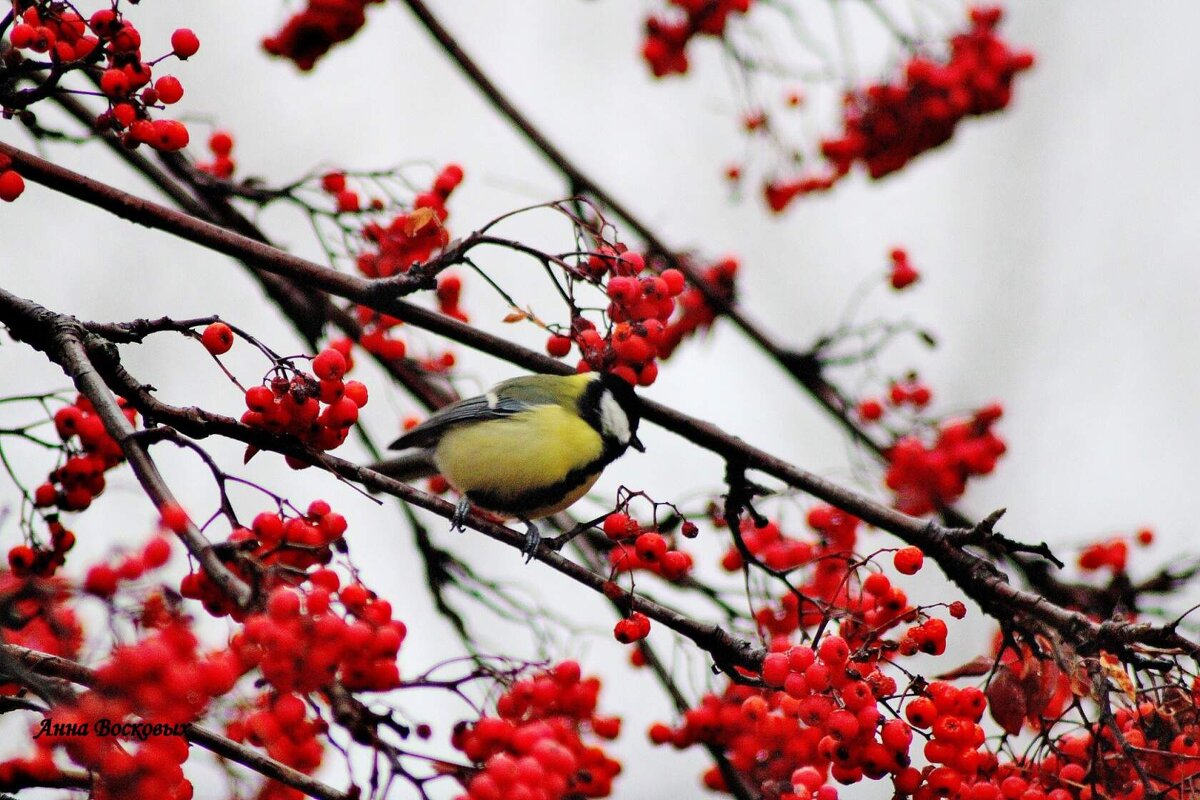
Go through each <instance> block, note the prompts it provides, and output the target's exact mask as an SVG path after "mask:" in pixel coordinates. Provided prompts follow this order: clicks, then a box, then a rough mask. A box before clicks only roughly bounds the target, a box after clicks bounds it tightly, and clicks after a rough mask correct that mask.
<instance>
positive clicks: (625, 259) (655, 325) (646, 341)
mask: <svg viewBox="0 0 1200 800" xmlns="http://www.w3.org/2000/svg"><path fill="white" fill-rule="evenodd" d="M645 269H646V262H645V259H643V258H642V256H641V255H640V254H638V253H634V252H632V251H630V250H628V249H626V247H625V246H624V245H622V244H616V245H611V246H610V245H607V244H602V245H601V246H600V247H599V248H598V249H597V251H596V252H594V253H592V254H591V255H590V256H589V257H588V259H587V260H586V261H584V262H582V263H581V264H580V265H579V274H578V276H577V277H581V278H583V279H584V280H586V281H588V282H589V283H592V284H594V285H596V286H598V287H600V288H602V289H603V290H604V292H605V294H606V295H607V296H608V298H609V304H608V307H607V309H606V311H607V314H608V319H609V321H610V326H609V329H608V332H607V334H606V335H601V333H600V331H599V330H597V328H596V324H595V323H594V322H592V321H591V320H590V319H587V318H586V317H584V316H582V315H580V314H577V315H576V316H575V317H574V318H573V319H572V320H571V330H570V334H569V335H563V334H552V335H551V336H550V338H549V340H548V341H547V342H546V351H547V352H548V353H549V354H550V355H552V356H555V357H556V358H561V357H563V356H565V355H567V354H568V353H569V352H570V350H571V344H572V342H573V343H574V344H575V345H577V346H578V347H579V352H580V355H581V356H582V358H581V359H580V361H579V364H578V369H579V371H580V372H590V371H592V370H595V371H597V372H611V373H612V374H614V375H619V376H621V377H622V378H624V379H625V380H626V381H628V382H629V383H630V384H632V385H634V386H639V385H640V386H649V385H650V384H652V383H654V381H655V380H656V379H657V378H658V363H657V361H656V359H657V358H658V347H659V345H660V344H662V342H663V341H664V336H665V335H666V328H667V322H668V320H669V319H670V318H671V315H672V314H673V313H674V311H675V298H676V297H678V296H679V295H680V294H682V293H683V289H684V277H683V273H681V272H680V271H679V270H677V269H665V270H663V271H662V272H661V273H659V274H657V275H653V274H650V275H642V273H643V272H644V271H645Z"/></svg>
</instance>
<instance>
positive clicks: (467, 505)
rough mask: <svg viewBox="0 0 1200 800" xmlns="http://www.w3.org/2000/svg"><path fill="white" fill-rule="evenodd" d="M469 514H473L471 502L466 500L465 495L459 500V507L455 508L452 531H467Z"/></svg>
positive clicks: (451, 522) (451, 519) (451, 525)
mask: <svg viewBox="0 0 1200 800" xmlns="http://www.w3.org/2000/svg"><path fill="white" fill-rule="evenodd" d="M469 513H471V501H470V500H468V499H467V498H466V495H463V497H462V498H460V499H459V501H458V505H456V506H455V507H454V516H452V517H450V530H452V531H465V530H466V529H467V526H466V519H467V514H469Z"/></svg>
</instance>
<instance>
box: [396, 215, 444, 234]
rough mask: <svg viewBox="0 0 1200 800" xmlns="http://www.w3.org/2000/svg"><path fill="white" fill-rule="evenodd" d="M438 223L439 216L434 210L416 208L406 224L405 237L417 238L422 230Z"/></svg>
mask: <svg viewBox="0 0 1200 800" xmlns="http://www.w3.org/2000/svg"><path fill="white" fill-rule="evenodd" d="M436 222H437V214H436V213H434V211H433V209H432V208H414V209H413V210H412V212H411V213H410V214H409V215H408V220H407V221H406V222H405V223H404V235H405V236H416V235H417V233H418V232H420V230H421V229H422V228H424V227H426V226H427V225H429V224H430V223H436Z"/></svg>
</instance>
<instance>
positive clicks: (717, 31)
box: [642, 0, 751, 78]
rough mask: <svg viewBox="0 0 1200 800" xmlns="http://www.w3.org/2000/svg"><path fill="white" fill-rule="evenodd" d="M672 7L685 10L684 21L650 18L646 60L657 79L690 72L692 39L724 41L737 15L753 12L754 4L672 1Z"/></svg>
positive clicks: (744, 1)
mask: <svg viewBox="0 0 1200 800" xmlns="http://www.w3.org/2000/svg"><path fill="white" fill-rule="evenodd" d="M670 1H671V5H674V6H676V7H678V8H680V9H682V11H683V13H684V17H683V19H680V20H678V21H674V20H670V19H666V18H665V17H650V18H648V19H647V20H646V40H645V42H643V44H642V57H643V58H644V59H646V63H647V64H649V65H650V69H651V71H652V72H653V73H654V77H656V78H662V77H664V76H666V75H670V74H672V73H677V74H680V75H682V74H683V73H685V72H687V71H688V58H687V52H686V51H687V45H688V42H690V41H691V40H692V37H694V36H699V35H704V36H714V37H716V38H722V37H724V35H725V25H726V23H727V22H728V21H729V17H730V16H731V15H734V14H745V13H746V12H747V11H749V10H750V2H751V0H670Z"/></svg>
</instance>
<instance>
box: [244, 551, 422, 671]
mask: <svg viewBox="0 0 1200 800" xmlns="http://www.w3.org/2000/svg"><path fill="white" fill-rule="evenodd" d="M309 579H310V581H311V583H312V587H311V588H309V589H308V590H307V591H305V592H303V593H301V592H298V591H295V590H293V589H289V588H286V587H278V588H276V589H275V590H273V591H272V592H271V595H270V597H269V598H268V599H267V609H266V613H256V614H252V615H250V616H249V617H247V618H246V621H245V625H244V627H243V628H242V631H241V632H240V633H238V634H237V635H236V636H234V638H233V640H232V641H231V642H230V649H231V650H232V651H233V652H234V653H235V654H236V655H237V657H238V659H239V660H240V663H241V664H242V668H243V670H249V669H252V668H255V667H257V668H258V670H259V671H260V672H261V673H262V676H263V679H264V680H265V681H266V682H267V683H268V684H270V685H271V686H272V687H273V688H274V689H275V690H276V691H279V692H297V693H299V694H307V693H309V692H312V691H317V690H318V689H321V688H324V687H326V686H328V685H329V684H330V683H331V682H332V681H334V680H335V679H336V680H340V681H341V683H342V685H343V686H344V687H345V688H346V689H349V690H351V691H359V690H363V691H387V690H389V689H394V688H396V687H397V686H399V685H400V672H399V669H398V668H397V666H396V656H397V653H399V651H400V645H401V644H402V643H403V642H404V637H405V635H406V634H407V632H408V631H407V628H406V627H405V625H404V623H403V622H399V621H397V620H394V619H392V606H391V604H390V603H388V602H387V601H386V600H380V599H378V598H374V597H372V596H371V593H370V592H369V591H368V590H367V589H366V588H365V587H363V586H362V584H358V583H353V584H350V585H349V586H346V587H343V588H340V591H339V586H340V581H339V579H338V576H337V574H336V573H334V572H333V571H331V570H328V569H321V570H317V571H316V572H314V573H313V574H312V575H310V576H309ZM335 596H336V597H337V598H338V599H339V600H341V603H342V606H343V608H344V609H345V611H346V614H347V615H348V616H351V617H353V618H354V619H353V620H352V621H347V619H344V618H343V617H341V616H339V615H338V614H337V613H335V610H334V609H333V607H332V605H331V601H332V599H333V598H334V597H335Z"/></svg>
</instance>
